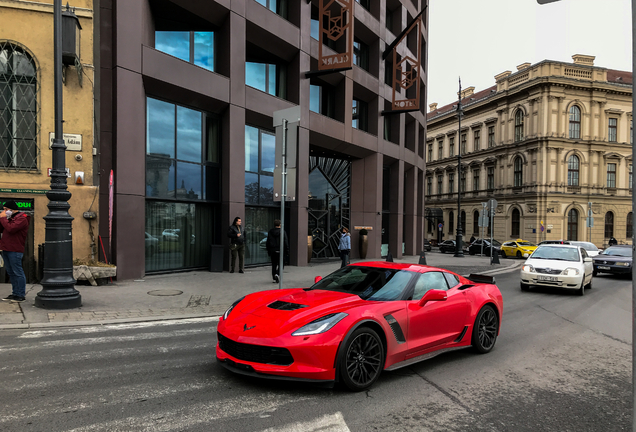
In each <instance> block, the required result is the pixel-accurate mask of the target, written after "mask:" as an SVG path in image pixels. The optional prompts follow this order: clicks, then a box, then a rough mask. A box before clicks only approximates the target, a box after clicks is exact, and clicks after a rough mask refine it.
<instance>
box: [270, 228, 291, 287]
mask: <svg viewBox="0 0 636 432" xmlns="http://www.w3.org/2000/svg"><path fill="white" fill-rule="evenodd" d="M280 231H281V230H280V219H276V220H274V228H272V229H271V230H269V232H268V233H267V242H265V248H266V249H267V254H268V255H269V257H270V258H271V259H272V279H273V280H274V283H278V282H279V281H280V277H279V274H280V270H281V269H279V265H280ZM283 243H284V247H285V250H284V251H285V252H287V251H288V250H289V242H288V241H287V233H286V232H284V231H283Z"/></svg>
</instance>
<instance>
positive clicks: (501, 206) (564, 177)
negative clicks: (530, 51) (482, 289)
mask: <svg viewBox="0 0 636 432" xmlns="http://www.w3.org/2000/svg"><path fill="white" fill-rule="evenodd" d="M572 58H573V62H572V63H566V62H559V61H550V60H545V61H542V62H539V63H537V64H530V63H524V64H521V65H519V66H517V71H515V72H514V73H512V72H511V71H506V72H503V73H500V74H498V75H497V76H495V80H496V84H495V85H494V86H492V87H490V88H487V89H485V90H482V91H479V92H475V89H474V87H469V88H467V89H465V90H463V91H462V95H461V96H462V102H461V103H462V106H463V116H462V122H461V130H460V131H458V127H459V125H458V118H457V103H455V104H450V105H447V106H444V107H441V108H438V107H437V104H434V103H433V104H430V112H429V113H428V115H427V131H428V132H427V149H426V150H427V154H426V156H427V162H426V169H427V171H426V185H425V191H424V192H425V194H426V207H427V214H428V215H429V218H428V219H429V222H428V224H427V235H428V237H429V238H431V239H433V240H442V239H453V238H454V237H455V229H456V224H457V220H458V218H457V191H458V188H461V191H462V196H461V216H462V219H461V220H462V225H463V227H464V230H463V232H464V236H465V237H466V238H470V237H471V235H474V236H475V237H481V236H482V232H486V231H487V229H484V230H483V231H482V228H481V227H480V226H479V225H480V223H479V213H480V211H481V210H482V208H483V207H482V203H483V202H487V201H488V200H489V199H491V198H494V199H495V200H496V201H497V207H496V214H495V217H494V228H493V233H494V237H495V239H497V240H499V241H501V242H503V241H508V240H510V239H516V238H523V239H525V240H530V241H534V242H539V241H542V240H546V239H566V240H579V241H591V242H593V243H595V244H596V245H597V246H599V247H604V246H606V245H607V243H608V241H609V238H610V237H615V238H616V239H617V240H618V242H619V243H629V244H631V243H632V236H633V227H632V223H631V221H632V214H631V211H632V190H631V184H632V180H631V176H632V144H631V140H632V73H631V72H623V71H617V70H611V69H607V68H603V67H598V66H595V65H594V57H592V56H587V55H574V56H573V57H572ZM459 151H461V152H462V158H461V161H462V171H461V176H460V177H459V178H458V175H457V174H458V157H457V152H459ZM588 203H591V204H588ZM588 208H589V209H591V215H592V219H593V227H588V226H587V217H588ZM440 224H441V228H440Z"/></svg>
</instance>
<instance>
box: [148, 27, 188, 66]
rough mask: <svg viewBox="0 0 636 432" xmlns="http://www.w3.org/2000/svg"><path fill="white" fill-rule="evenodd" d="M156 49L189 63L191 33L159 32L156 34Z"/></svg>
mask: <svg viewBox="0 0 636 432" xmlns="http://www.w3.org/2000/svg"><path fill="white" fill-rule="evenodd" d="M155 49H157V50H158V51H161V52H164V53H166V54H170V55H171V56H173V57H176V58H179V59H181V60H185V61H187V62H189V61H190V32H187V31H157V32H155Z"/></svg>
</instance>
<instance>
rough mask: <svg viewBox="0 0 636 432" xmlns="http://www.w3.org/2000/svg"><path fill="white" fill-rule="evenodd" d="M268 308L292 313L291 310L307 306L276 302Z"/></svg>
mask: <svg viewBox="0 0 636 432" xmlns="http://www.w3.org/2000/svg"><path fill="white" fill-rule="evenodd" d="M267 307H268V308H271V309H277V310H286V311H291V310H296V309H302V308H306V307H307V305H302V304H298V303H289V302H284V301H280V300H276V301H275V302H274V303H270V304H269V305H267Z"/></svg>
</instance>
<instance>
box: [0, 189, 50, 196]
mask: <svg viewBox="0 0 636 432" xmlns="http://www.w3.org/2000/svg"><path fill="white" fill-rule="evenodd" d="M48 191H49V189H46V190H39V189H6V188H0V193H16V194H38V195H44V194H46V193H47V192H48Z"/></svg>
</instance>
